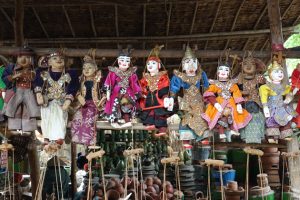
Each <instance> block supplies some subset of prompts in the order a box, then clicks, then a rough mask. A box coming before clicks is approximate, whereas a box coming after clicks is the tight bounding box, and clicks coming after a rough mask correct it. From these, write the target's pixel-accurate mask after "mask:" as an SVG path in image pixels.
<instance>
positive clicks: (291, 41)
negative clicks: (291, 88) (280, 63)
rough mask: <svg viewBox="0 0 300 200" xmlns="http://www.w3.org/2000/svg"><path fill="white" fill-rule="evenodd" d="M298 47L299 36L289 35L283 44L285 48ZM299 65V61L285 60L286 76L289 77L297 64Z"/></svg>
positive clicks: (299, 43) (299, 42)
mask: <svg viewBox="0 0 300 200" xmlns="http://www.w3.org/2000/svg"><path fill="white" fill-rule="evenodd" d="M299 46H300V34H293V35H291V36H290V37H289V38H288V39H287V40H286V41H285V43H284V47H285V48H293V47H299ZM298 63H300V59H291V58H289V59H286V64H287V69H288V74H289V75H291V74H292V72H293V70H294V69H295V68H296V66H297V64H298Z"/></svg>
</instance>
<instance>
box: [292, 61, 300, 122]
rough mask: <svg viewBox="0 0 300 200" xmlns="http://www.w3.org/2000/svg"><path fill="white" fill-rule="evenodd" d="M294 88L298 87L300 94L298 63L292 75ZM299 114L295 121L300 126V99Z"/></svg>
mask: <svg viewBox="0 0 300 200" xmlns="http://www.w3.org/2000/svg"><path fill="white" fill-rule="evenodd" d="M291 80H292V89H293V90H294V89H297V90H298V91H297V92H296V93H297V94H299V89H300V64H298V66H297V68H296V69H294V71H293V73H292V76H291ZM296 112H297V115H298V116H296V118H295V119H294V121H295V122H296V124H297V127H298V128H299V127H300V101H298V104H297V108H296Z"/></svg>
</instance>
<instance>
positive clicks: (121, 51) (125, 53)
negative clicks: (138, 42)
mask: <svg viewBox="0 0 300 200" xmlns="http://www.w3.org/2000/svg"><path fill="white" fill-rule="evenodd" d="M118 49H119V56H127V57H131V53H132V50H133V49H132V47H131V46H130V45H128V46H127V48H126V49H122V46H121V45H119V46H118Z"/></svg>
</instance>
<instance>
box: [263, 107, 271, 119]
mask: <svg viewBox="0 0 300 200" xmlns="http://www.w3.org/2000/svg"><path fill="white" fill-rule="evenodd" d="M264 115H265V117H266V118H268V117H270V110H269V108H268V106H264Z"/></svg>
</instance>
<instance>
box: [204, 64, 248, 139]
mask: <svg viewBox="0 0 300 200" xmlns="http://www.w3.org/2000/svg"><path fill="white" fill-rule="evenodd" d="M217 78H218V79H217V80H214V81H213V82H212V84H211V85H210V86H209V88H208V89H207V90H206V91H205V92H204V94H203V98H204V101H206V102H207V103H208V105H207V108H206V111H205V113H203V114H202V117H203V119H205V120H206V121H207V123H208V126H209V129H210V130H212V129H215V130H216V131H217V132H218V133H219V134H220V139H221V140H223V139H225V138H226V135H225V131H226V130H233V131H238V130H239V129H241V128H244V127H245V126H246V125H247V124H248V123H249V121H250V120H251V119H252V117H251V115H250V114H249V113H248V111H247V110H245V109H243V108H242V105H241V103H243V102H244V98H243V97H242V93H241V91H240V90H239V87H238V85H237V84H236V83H235V81H234V80H232V79H230V66H229V65H228V64H220V65H219V67H218V69H217Z"/></svg>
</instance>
